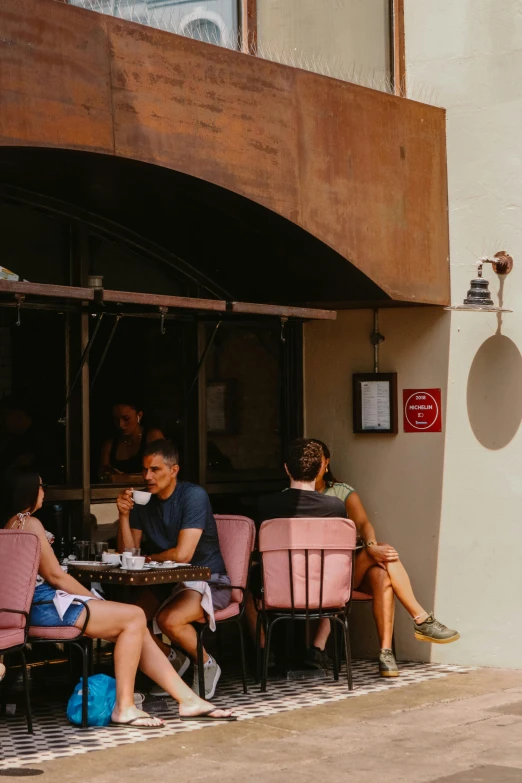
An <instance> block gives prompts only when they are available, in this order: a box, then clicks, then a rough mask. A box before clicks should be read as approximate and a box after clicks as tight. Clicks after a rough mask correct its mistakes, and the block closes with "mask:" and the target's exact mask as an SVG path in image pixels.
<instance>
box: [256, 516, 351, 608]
mask: <svg viewBox="0 0 522 783" xmlns="http://www.w3.org/2000/svg"><path fill="white" fill-rule="evenodd" d="M355 544H356V528H355V524H354V523H353V522H352V520H351V519H340V518H337V517H331V518H325V517H320V518H314V519H309V518H307V519H299V518H293V519H269V520H267V521H266V522H263V524H262V525H261V528H260V530H259V551H260V552H262V556H263V580H264V584H263V587H264V599H265V607H266V608H267V609H292V606H293V607H294V608H295V609H298V610H304V609H306V608H307V606H308V609H310V610H317V609H319V608H320V607H321V608H322V609H333V608H342V607H343V606H344V605H345V604H346V603H347V602H348V601H349V599H350V597H351V592H352V562H353V551H354V550H355ZM307 562H308V565H307ZM321 562H323V565H322V566H321ZM307 570H308V573H307ZM321 571H322V574H321ZM291 577H292V578H291ZM321 577H322V578H321ZM307 583H308V599H307ZM292 599H293V600H292Z"/></svg>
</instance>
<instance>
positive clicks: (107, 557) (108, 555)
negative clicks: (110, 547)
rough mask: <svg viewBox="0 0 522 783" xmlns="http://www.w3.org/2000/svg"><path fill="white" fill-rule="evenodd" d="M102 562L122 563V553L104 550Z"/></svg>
mask: <svg viewBox="0 0 522 783" xmlns="http://www.w3.org/2000/svg"><path fill="white" fill-rule="evenodd" d="M102 563H108V564H109V565H113V566H118V565H119V564H120V563H121V555H118V554H115V553H113V552H103V554H102Z"/></svg>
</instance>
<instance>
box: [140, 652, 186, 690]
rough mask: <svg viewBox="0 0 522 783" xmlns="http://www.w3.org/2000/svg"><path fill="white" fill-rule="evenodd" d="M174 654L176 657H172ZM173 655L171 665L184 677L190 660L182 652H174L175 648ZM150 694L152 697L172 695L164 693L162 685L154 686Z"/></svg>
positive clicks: (170, 658)
mask: <svg viewBox="0 0 522 783" xmlns="http://www.w3.org/2000/svg"><path fill="white" fill-rule="evenodd" d="M172 653H174V655H172ZM172 653H171V655H170V656H169V663H170V664H171V666H172V667H173V668H174V670H175V671H177V673H178V674H179V676H180V677H183V675H184V674H185V672H186V671H187V669H188V667H189V666H190V658H189V657H188V655H185V653H182V652H181V651H180V650H174V648H173V649H172ZM149 693H150V695H151V696H170V694H169V693H167V691H164V690H163V688H162V687H161V686H160V685H154V686H153V687H152V688H151V689H150V691H149Z"/></svg>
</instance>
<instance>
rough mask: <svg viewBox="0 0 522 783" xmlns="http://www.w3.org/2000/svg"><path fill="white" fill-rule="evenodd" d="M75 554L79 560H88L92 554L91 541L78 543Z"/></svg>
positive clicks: (75, 545) (75, 546)
mask: <svg viewBox="0 0 522 783" xmlns="http://www.w3.org/2000/svg"><path fill="white" fill-rule="evenodd" d="M74 554H75V555H76V559H77V560H88V559H89V556H90V554H91V542H90V541H76V543H75V544H74Z"/></svg>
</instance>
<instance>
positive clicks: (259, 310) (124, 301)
mask: <svg viewBox="0 0 522 783" xmlns="http://www.w3.org/2000/svg"><path fill="white" fill-rule="evenodd" d="M1 294H13V295H14V296H15V300H16V302H17V303H18V305H20V301H22V303H23V305H30V302H27V300H26V297H37V298H38V297H44V298H45V299H46V300H47V301H49V300H51V299H54V300H55V301H56V302H64V301H67V300H70V301H74V302H77V303H81V302H86V303H88V304H89V303H92V304H93V305H94V306H96V305H103V304H105V303H107V304H109V303H110V304H115V305H136V306H141V307H155V308H156V307H157V308H159V315H163V316H165V315H166V314H167V311H168V310H169V309H173V310H188V311H205V312H217V313H223V314H225V313H236V314H241V315H260V316H273V317H276V318H297V319H300V320H307V321H309V320H319V321H325V320H326V321H333V320H335V319H336V318H337V313H336V311H335V310H319V309H315V308H310V307H293V306H290V305H289V306H285V305H271V304H261V303H257V302H226V301H225V300H224V299H199V298H197V297H189V296H168V295H166V294H147V293H140V292H138V291H113V290H110V289H104V288H81V287H75V286H67V285H50V284H47V283H28V282H19V281H14V280H0V295H1ZM129 315H131V316H132V312H129Z"/></svg>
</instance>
